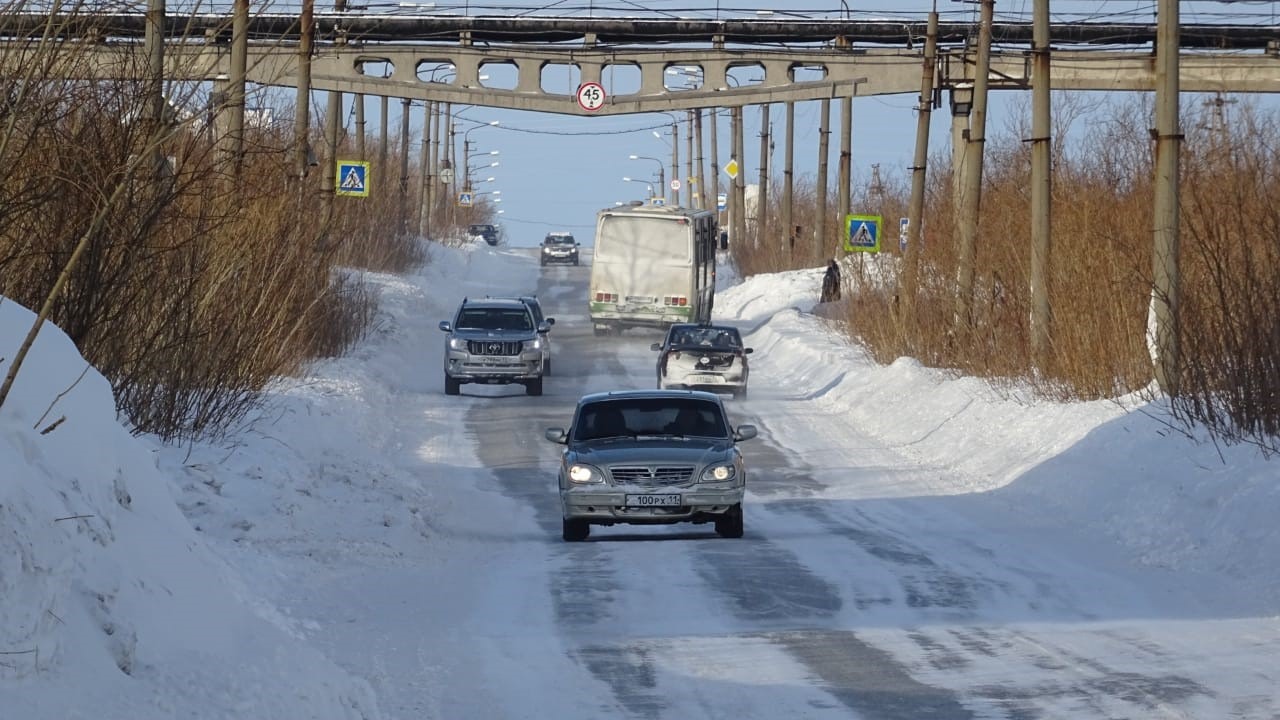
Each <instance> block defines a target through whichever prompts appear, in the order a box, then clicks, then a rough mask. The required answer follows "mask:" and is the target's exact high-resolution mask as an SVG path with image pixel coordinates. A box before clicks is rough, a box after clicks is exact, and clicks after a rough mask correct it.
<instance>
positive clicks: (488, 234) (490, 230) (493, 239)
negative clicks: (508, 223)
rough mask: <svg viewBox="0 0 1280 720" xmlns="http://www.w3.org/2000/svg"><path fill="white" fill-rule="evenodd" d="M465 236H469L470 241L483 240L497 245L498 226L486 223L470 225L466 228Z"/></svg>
mask: <svg viewBox="0 0 1280 720" xmlns="http://www.w3.org/2000/svg"><path fill="white" fill-rule="evenodd" d="M467 237H469V238H471V241H472V242H479V241H481V240H483V241H484V242H486V243H488V244H489V245H491V246H493V245H497V244H498V241H499V237H498V228H497V227H496V226H494V225H488V224H476V225H472V226H470V227H468V228H467Z"/></svg>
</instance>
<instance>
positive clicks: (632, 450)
mask: <svg viewBox="0 0 1280 720" xmlns="http://www.w3.org/2000/svg"><path fill="white" fill-rule="evenodd" d="M732 448H733V443H732V442H730V441H729V440H713V439H708V438H690V439H688V440H680V439H673V440H630V439H625V440H619V439H606V440H592V441H590V442H585V443H579V444H577V445H576V446H574V448H573V451H572V454H573V455H575V456H576V458H575V460H574V461H576V462H583V463H587V464H590V465H598V466H609V465H648V464H653V463H663V464H671V465H696V466H701V465H705V464H707V463H710V462H716V461H719V460H723V459H726V458H727V457H728V456H729V451H730V450H731V449H732Z"/></svg>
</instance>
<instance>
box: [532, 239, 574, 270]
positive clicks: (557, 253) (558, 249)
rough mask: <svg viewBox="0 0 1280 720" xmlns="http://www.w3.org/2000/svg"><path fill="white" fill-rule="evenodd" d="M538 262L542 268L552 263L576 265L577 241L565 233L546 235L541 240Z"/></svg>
mask: <svg viewBox="0 0 1280 720" xmlns="http://www.w3.org/2000/svg"><path fill="white" fill-rule="evenodd" d="M539 259H540V262H541V263H542V266H543V267H546V266H547V265H550V264H552V263H565V264H569V263H572V264H573V265H577V264H578V241H577V240H575V239H574V238H573V235H570V234H569V233H567V232H553V233H548V234H547V236H546V237H545V238H543V239H542V253H541V256H540V258H539Z"/></svg>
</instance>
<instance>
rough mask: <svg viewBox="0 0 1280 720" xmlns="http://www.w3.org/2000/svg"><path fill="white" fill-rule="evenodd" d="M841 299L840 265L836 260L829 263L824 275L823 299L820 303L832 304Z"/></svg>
mask: <svg viewBox="0 0 1280 720" xmlns="http://www.w3.org/2000/svg"><path fill="white" fill-rule="evenodd" d="M839 299H840V265H839V264H837V263H836V261H835V260H828V261H827V271H826V272H825V273H824V274H823V275H822V298H821V300H820V302H832V301H833V300H839Z"/></svg>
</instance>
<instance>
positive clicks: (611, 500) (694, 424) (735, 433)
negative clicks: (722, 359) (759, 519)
mask: <svg viewBox="0 0 1280 720" xmlns="http://www.w3.org/2000/svg"><path fill="white" fill-rule="evenodd" d="M546 436H547V439H548V440H550V441H551V442H555V443H560V444H563V445H565V446H566V447H565V450H564V455H563V458H562V460H561V463H560V474H559V486H560V506H561V512H562V520H563V524H562V536H563V538H564V540H565V541H567V542H577V541H581V540H585V539H587V536H588V535H589V534H590V532H591V526H592V525H614V524H618V523H627V524H636V525H653V524H673V523H683V522H689V523H707V522H713V523H715V528H716V532H717V533H719V534H720V535H721V536H722V537H727V538H740V537H742V533H743V518H742V498H743V494H744V492H745V489H746V484H747V469H746V465H745V463H744V462H743V459H742V453H741V452H739V450H738V446H737V443H738V442H739V441H741V440H749V439H751V438H753V437H755V436H756V428H755V426H754V425H739V426H738V427H737V428H736V429H735V428H733V427H731V426H730V425H729V420H728V418H727V417H726V415H725V410H724V404H723V403H722V402H721V401H720V398H719V397H718V396H716V395H712V394H710V393H702V392H690V391H687V390H627V391H621V392H609V393H595V394H591V395H586V396H583V397H582V398H581V399H580V400H578V406H577V408H576V409H575V410H574V413H573V423H572V425H570V427H569V429H568V430H565V429H563V428H558V427H553V428H547V431H546Z"/></svg>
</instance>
